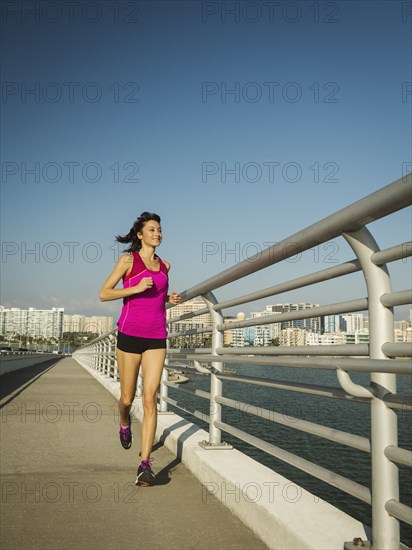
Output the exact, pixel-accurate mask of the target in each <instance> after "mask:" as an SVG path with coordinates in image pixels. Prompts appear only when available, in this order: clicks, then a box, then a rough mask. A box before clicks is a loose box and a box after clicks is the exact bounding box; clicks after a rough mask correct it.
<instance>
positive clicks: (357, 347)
mask: <svg viewBox="0 0 412 550" xmlns="http://www.w3.org/2000/svg"><path fill="white" fill-rule="evenodd" d="M411 199H412V175H411V174H409V175H408V176H405V177H403V178H401V179H399V180H397V181H395V182H393V183H392V184H390V185H388V186H386V187H384V188H382V189H380V190H379V191H377V192H375V193H373V194H371V195H369V196H367V197H365V198H363V199H361V200H360V201H358V202H356V203H354V204H352V205H350V206H348V207H346V208H343V209H342V210H340V211H338V212H336V213H334V214H332V215H330V216H328V217H327V218H325V219H323V220H321V221H318V222H317V223H314V224H313V225H311V226H310V227H307V228H306V229H304V230H302V231H299V232H298V233H295V234H294V235H292V236H291V237H289V238H287V239H284V240H283V241H282V242H280V243H279V244H276V245H273V246H271V247H268V248H267V249H265V250H264V251H263V252H262V253H260V254H258V255H256V256H255V257H252V258H248V259H247V260H245V261H243V262H241V263H239V264H237V265H235V266H233V267H230V268H228V269H226V270H224V271H222V272H221V273H218V274H217V275H215V276H213V277H210V278H209V279H207V280H205V281H203V282H201V283H199V284H197V285H195V286H193V287H192V288H189V289H188V290H186V291H184V292H182V293H181V295H182V301H183V302H184V301H187V300H191V299H193V298H197V297H201V298H202V299H203V300H204V302H205V308H203V309H201V310H198V311H196V312H193V313H187V314H185V315H181V316H179V317H174V318H172V319H169V321H168V323H169V325H173V324H174V323H177V322H179V321H183V320H187V319H189V318H191V317H196V316H198V315H202V314H205V313H210V315H211V321H212V325H211V326H209V327H201V328H196V329H190V330H184V331H179V332H171V331H170V330H169V335H168V340H169V341H168V345H169V346H170V341H171V340H172V339H173V338H177V337H180V336H189V335H195V334H205V333H211V334H212V338H211V347H210V348H191V349H185V348H171V347H168V353H167V359H166V364H165V369H164V373H163V377H162V383H161V388H160V399H159V410H160V411H161V412H165V411H167V406H168V404H169V405H172V406H173V407H177V408H178V409H179V408H180V409H182V410H185V411H186V412H190V413H191V414H192V415H193V416H194V417H195V418H199V419H201V420H203V421H205V422H207V423H208V424H209V440H208V441H205V442H203V446H204V447H205V448H208V449H221V448H222V447H224V446H225V444H224V443H222V431H224V432H226V433H228V434H231V435H232V436H234V437H236V438H238V439H240V440H243V441H245V442H246V443H248V444H250V445H253V446H255V447H257V448H259V449H261V450H263V451H264V452H265V453H269V454H270V455H272V456H274V457H277V458H278V459H280V460H282V461H285V462H287V463H288V464H291V465H293V466H294V467H296V468H299V469H301V470H303V471H304V472H307V473H309V474H310V475H312V476H315V477H317V478H318V479H320V480H322V481H324V482H326V483H328V484H330V485H332V486H335V487H339V489H341V490H343V491H345V492H347V493H349V494H350V495H353V496H355V497H356V498H358V499H360V500H361V501H363V502H366V503H368V504H371V506H372V531H373V540H372V544H373V547H374V548H376V549H378V548H379V549H382V550H387V549H391V550H392V549H395V548H396V549H397V548H400V525H399V521H403V522H407V523H409V524H412V513H411V512H412V509H411V508H410V507H408V506H406V505H405V504H403V503H401V502H400V501H399V472H398V464H401V465H404V466H405V465H406V466H409V467H411V466H412V452H411V451H409V450H406V449H402V448H400V447H399V446H398V425H397V411H398V412H399V411H400V410H401V411H402V412H405V411H411V410H412V404H411V396H405V395H403V396H399V395H397V393H396V379H397V376H398V375H411V374H412V369H411V363H410V362H409V361H405V360H402V359H404V358H406V357H411V355H412V353H411V348H412V346H411V344H409V343H395V342H394V313H393V308H394V307H395V306H398V305H404V304H410V303H412V291H411V290H410V289H407V290H401V291H398V292H394V291H393V290H392V286H391V279H390V276H389V272H388V269H387V266H386V264H387V263H389V262H394V261H397V260H401V259H402V260H404V259H405V258H407V257H409V256H411V255H412V242H401V243H399V244H398V245H396V246H393V247H391V248H388V249H386V250H379V247H378V245H377V243H376V241H375V240H374V238H373V236H372V234H371V233H370V231H369V230H368V229H367V227H366V226H367V225H368V224H369V223H371V222H372V221H375V220H378V219H380V218H384V217H388V216H390V215H391V214H393V213H395V212H397V211H399V210H401V209H404V208H406V207H408V206H409V205H410V204H411V202H412V201H411ZM405 231H406V228H405ZM338 237H343V238H344V239H345V240H346V242H347V243H349V245H350V247H351V249H352V250H353V252H354V254H355V258H354V259H353V260H352V261H348V262H345V263H342V264H339V265H335V266H333V267H330V268H327V269H322V270H321V271H317V272H315V273H310V274H308V275H304V276H299V277H298V278H296V279H294V280H289V281H286V282H284V283H280V284H276V285H274V286H271V287H269V288H266V289H261V290H258V291H256V292H253V293H249V294H244V295H242V296H238V297H236V298H232V299H230V300H226V301H223V302H220V303H219V302H218V300H217V299H216V297H215V295H214V294H213V291H215V290H216V289H217V288H220V287H222V286H224V285H228V284H229V283H232V282H234V281H237V280H239V279H241V278H244V277H246V276H248V275H250V274H252V273H254V272H257V271H259V270H262V269H264V268H267V267H268V266H271V265H274V264H276V263H279V262H282V261H285V260H287V259H288V258H290V257H292V256H295V255H296V253H297V252H304V251H306V250H309V249H311V248H312V247H314V246H317V245H319V244H322V243H326V242H327V241H329V240H330V239H333V238H338ZM357 271H362V272H363V275H364V278H365V282H366V288H367V296H366V297H361V298H357V299H354V300H351V301H345V302H336V303H333V304H327V305H321V306H319V307H316V308H313V309H306V310H301V311H297V312H288V313H281V314H274V315H265V316H261V317H258V318H256V317H255V318H253V319H245V320H240V321H236V322H226V323H225V321H224V318H223V316H222V313H221V311H222V310H223V309H225V308H228V307H233V306H237V305H240V304H246V303H248V302H252V301H255V300H258V299H262V298H266V297H269V296H275V295H279V294H281V293H284V292H289V291H291V290H295V289H301V288H304V287H307V286H309V285H312V284H315V283H321V282H323V281H329V280H331V279H334V278H338V277H344V276H346V275H349V274H351V273H354V272H357ZM364 310H368V315H369V344H346V345H314V346H296V347H291V346H266V347H225V346H224V345H223V334H224V331H226V330H232V329H234V328H244V327H249V326H259V325H268V324H271V323H281V322H282V323H284V322H287V321H293V320H302V319H308V318H313V317H320V316H324V315H340V314H344V313H354V312H357V311H364ZM115 341H116V337H115V331H112V332H111V333H109V334H107V335H104V336H101V337H100V338H97V339H96V340H94V341H93V342H92V343H91V344H89V345H87V346H84V347H83V348H81V349H79V350H77V351H76V352H75V353H74V354H73V357H75V358H76V359H78V360H79V362H83V363H85V364H88V365H89V366H92V367H93V368H94V369H96V370H97V371H99V372H100V373H102V374H103V375H107V376H110V377H111V378H113V379H115V380H117V379H118V371H117V365H116V357H115ZM399 358H401V359H399ZM201 363H203V365H202V364H201ZM231 363H235V364H247V365H267V366H268V367H270V366H278V367H293V368H298V369H308V368H310V369H327V370H333V371H335V372H336V375H337V379H338V381H339V387H331V386H321V385H314V384H307V383H306V384H305V383H301V382H289V381H283V380H278V379H267V378H259V377H251V376H245V375H240V374H236V373H230V372H229V373H227V372H224V371H223V365H224V364H231ZM182 365H185V366H186V370H188V371H190V369H192V370H193V371H194V372H199V373H202V374H204V375H207V376H209V377H210V389H209V391H208V392H206V391H202V390H189V389H184V388H181V387H178V386H177V385H176V384H174V383H172V382H169V381H168V369H170V368H176V366H180V367H181V366H182ZM192 365H193V366H192ZM205 365H206V366H205ZM353 372H363V373H369V376H370V380H369V384H368V385H366V386H363V385H361V384H359V383H355V382H354V381H353V380H352V378H351V373H353ZM225 380H231V381H235V382H238V383H244V384H254V385H260V386H262V387H267V388H273V389H280V390H282V391H289V392H295V393H296V392H297V393H303V394H308V395H315V396H323V397H327V398H329V399H340V400H343V401H345V400H349V401H356V402H360V403H364V404H366V405H369V407H370V414H371V431H370V438H366V437H360V436H358V435H355V434H352V433H350V432H345V431H341V430H337V429H332V428H329V427H327V426H323V425H321V424H319V423H315V422H309V421H305V420H302V419H294V420H296V422H291V420H290V416H288V426H289V427H292V428H294V429H296V430H298V431H301V432H305V433H309V434H313V435H316V436H318V437H321V438H324V439H327V440H329V441H333V442H336V443H339V444H342V445H346V446H349V447H351V448H354V449H358V450H360V451H363V452H365V453H369V454H370V457H371V472H372V480H371V490H370V489H369V488H368V487H366V486H363V485H361V484H359V483H357V482H355V481H353V480H351V479H348V478H346V477H344V476H342V475H338V474H336V473H335V472H332V471H330V470H329V469H327V468H325V467H323V466H320V465H318V464H315V463H313V462H310V461H308V460H306V459H304V458H302V457H300V456H297V455H296V454H293V453H291V452H288V451H286V450H284V449H282V448H280V447H278V446H275V445H273V444H271V443H269V442H267V441H264V440H262V439H260V438H257V437H256V436H253V435H251V434H249V433H247V432H245V431H243V430H240V429H239V428H236V427H234V426H233V425H230V424H228V423H226V422H223V421H222V407H223V406H224V407H228V408H232V409H233V408H238V407H239V406H240V407H242V406H244V407H245V410H247V411H248V412H249V413H250V414H257V415H258V416H260V417H261V418H265V419H267V420H269V421H271V422H274V423H277V424H280V425H282V424H286V420H285V416H284V415H282V414H277V413H275V412H274V411H272V410H270V411H269V410H267V409H265V408H263V407H256V406H254V407H248V404H246V403H240V402H239V401H236V400H233V399H231V398H230V397H224V396H223V395H222V386H223V383H224V381H225ZM140 382H141V381H140ZM169 387H173V388H174V389H178V390H179V391H181V392H185V393H190V394H191V395H195V396H196V397H198V398H201V399H206V400H208V401H209V414H205V413H204V412H202V411H200V410H197V409H190V408H188V407H182V406H181V405H180V404H179V403H178V402H177V401H176V400H174V399H172V398H171V397H169V396H168V388H169ZM138 392H139V393H138V395H139V394H141V385H139V390H138ZM298 420H299V421H298ZM343 542H344V541H343ZM342 544H343V543H342Z"/></svg>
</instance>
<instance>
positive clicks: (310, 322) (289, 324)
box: [266, 302, 321, 332]
mask: <svg viewBox="0 0 412 550" xmlns="http://www.w3.org/2000/svg"><path fill="white" fill-rule="evenodd" d="M316 307H319V304H312V302H300V303H297V304H290V303H286V304H274V305H268V306H266V311H270V312H271V313H290V312H294V311H304V310H307V309H312V308H316ZM286 328H299V329H306V330H308V331H310V332H320V330H321V322H320V317H311V318H309V319H293V320H291V321H282V322H281V329H286Z"/></svg>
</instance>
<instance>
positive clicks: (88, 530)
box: [0, 357, 267, 550]
mask: <svg viewBox="0 0 412 550" xmlns="http://www.w3.org/2000/svg"><path fill="white" fill-rule="evenodd" d="M1 388H2V389H1V392H2V393H1V406H2V419H1V420H2V422H1V428H2V429H1V436H2V444H1V447H2V459H1V476H2V506H1V540H0V547H1V548H2V550H14V549H24V550H29V549H30V550H31V549H37V548H39V549H42V550H47V549H53V550H63V549H64V550H68V549H71V548H76V549H77V550H81V549H88V550H106V549H116V550H117V549H119V548H122V549H125V550H126V549H140V548H142V549H145V550H152V549H162V548H165V549H166V548H168V549H179V550H180V549H185V548H192V549H198V548H205V549H206V548H207V549H211V548H219V549H229V548H236V549H242V548H244V549H246V548H247V549H258V548H259V549H263V548H267V547H266V545H265V544H264V543H263V542H261V541H260V540H259V539H258V538H256V536H255V535H254V534H253V532H252V531H251V530H250V529H249V528H247V527H246V526H245V525H243V524H242V522H241V521H240V520H239V519H238V518H237V517H236V516H234V515H233V514H232V513H231V512H230V511H229V510H228V509H227V508H226V507H225V506H224V505H223V504H222V503H221V502H219V501H218V500H217V499H216V498H215V497H213V496H210V495H209V496H208V497H207V498H205V495H204V492H203V490H202V485H201V484H200V482H199V481H198V480H197V479H196V478H194V476H193V475H192V474H191V473H190V472H189V471H188V470H187V469H186V468H185V467H184V466H183V465H182V464H181V463H180V462H179V461H178V460H177V459H176V458H175V457H174V456H173V455H172V454H171V453H170V452H169V451H168V450H167V449H166V448H165V447H163V446H162V445H155V447H154V450H153V453H152V456H153V457H154V459H155V461H154V463H153V470H154V472H155V473H156V474H157V479H158V484H157V485H156V486H155V487H150V488H140V487H136V486H135V485H134V480H135V473H136V468H137V464H138V458H139V457H138V453H139V450H140V425H139V424H138V422H137V421H136V420H135V421H134V423H133V432H134V443H133V446H132V448H131V449H130V450H128V451H125V450H124V449H122V447H121V445H120V442H119V437H118V417H117V402H116V401H115V400H114V398H113V397H112V396H111V395H110V394H109V393H108V392H107V391H106V390H105V389H104V388H103V387H102V386H101V385H100V384H99V383H98V382H97V381H96V380H95V379H94V378H93V377H92V376H91V375H90V374H89V373H88V372H86V371H85V370H84V369H83V368H82V367H81V366H79V365H78V364H77V362H76V361H74V360H73V359H71V358H68V357H66V358H63V359H60V360H59V359H57V358H56V359H53V360H51V361H48V362H46V363H42V364H40V365H36V366H33V367H28V368H25V369H21V370H18V371H15V372H13V373H10V374H6V375H4V376H3V377H2V378H1Z"/></svg>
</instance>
